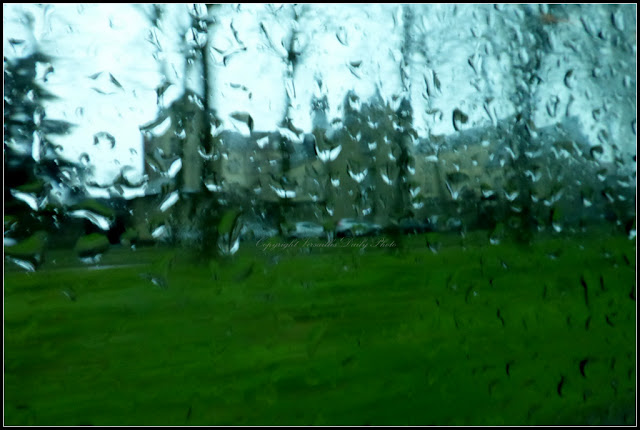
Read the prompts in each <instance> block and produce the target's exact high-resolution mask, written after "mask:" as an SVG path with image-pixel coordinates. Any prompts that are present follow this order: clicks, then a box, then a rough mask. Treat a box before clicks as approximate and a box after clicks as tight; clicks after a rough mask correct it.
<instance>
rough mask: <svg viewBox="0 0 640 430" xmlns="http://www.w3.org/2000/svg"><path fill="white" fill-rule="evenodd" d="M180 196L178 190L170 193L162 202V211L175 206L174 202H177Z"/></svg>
mask: <svg viewBox="0 0 640 430" xmlns="http://www.w3.org/2000/svg"><path fill="white" fill-rule="evenodd" d="M179 198H180V196H179V193H178V191H174V192H172V193H171V194H169V195H168V196H167V197H166V198H165V199H164V200H163V202H162V204H160V212H165V211H166V210H167V209H169V208H170V207H171V206H173V205H174V204H176V202H177V201H178V199H179Z"/></svg>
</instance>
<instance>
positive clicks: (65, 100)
mask: <svg viewBox="0 0 640 430" xmlns="http://www.w3.org/2000/svg"><path fill="white" fill-rule="evenodd" d="M148 7H149V5H144V6H134V5H126V4H91V5H76V4H70V5H60V4H56V5H44V6H37V5H24V4H9V5H7V4H4V5H3V48H4V55H5V56H7V57H9V58H12V57H20V56H23V55H26V54H27V53H28V52H30V51H31V50H33V49H35V48H39V49H40V50H41V51H43V52H46V53H48V54H50V55H52V56H53V57H54V60H53V63H52V64H53V66H54V72H53V73H50V74H48V75H47V81H46V83H44V82H43V85H44V86H45V87H46V88H47V89H48V90H49V91H51V92H53V93H54V94H57V95H58V96H60V98H59V99H58V100H55V101H53V102H50V103H48V105H47V117H48V118H52V119H64V120H67V121H69V122H72V123H74V124H77V125H78V127H77V128H76V129H75V131H74V132H73V133H72V134H71V135H69V136H64V137H59V138H58V142H57V143H60V144H61V145H62V146H63V147H64V153H65V156H67V157H68V158H71V159H73V158H76V159H77V158H79V157H80V156H81V154H83V153H86V154H88V155H89V157H90V158H91V162H92V164H94V165H95V169H96V177H97V179H98V180H99V181H100V182H108V181H109V180H110V178H113V176H114V175H116V174H117V173H118V171H119V170H120V169H121V168H122V167H123V166H126V165H130V166H133V167H134V168H135V170H136V171H138V172H142V169H143V166H142V158H141V134H140V131H139V127H140V126H141V125H143V124H145V123H147V122H149V121H151V120H153V119H154V118H155V117H156V115H157V113H158V109H159V107H158V105H157V103H156V91H155V90H156V88H157V87H158V86H159V85H160V84H161V82H162V80H163V77H164V76H166V78H167V79H169V81H170V82H171V83H172V84H173V85H172V86H171V87H170V88H169V90H168V91H167V93H166V94H165V100H164V102H165V104H169V103H170V102H171V101H172V100H173V99H175V98H177V97H178V96H179V95H180V94H182V92H183V91H184V87H185V85H186V86H188V87H192V88H193V89H195V90H198V91H201V88H200V87H199V85H201V81H200V80H199V79H198V77H197V74H196V75H194V74H193V73H192V74H191V75H188V77H189V79H186V80H185V79H184V77H185V64H184V61H185V60H184V46H185V43H184V40H183V39H181V34H183V33H184V29H185V28H187V27H188V26H189V22H190V21H189V16H188V10H189V8H190V7H192V6H189V5H184V4H182V5H180V4H179V5H174V4H170V5H165V6H164V7H165V8H166V13H165V16H164V17H163V19H162V21H161V23H160V28H159V29H157V28H156V29H153V28H152V26H151V24H150V22H149V21H148V19H147V18H146V17H145V13H144V10H145V8H148ZM201 7H203V6H201ZM412 7H413V8H415V11H416V17H415V20H414V30H413V31H414V37H415V42H414V46H417V47H419V48H420V49H415V53H414V54H413V55H412V57H411V64H412V66H411V68H410V70H409V75H410V81H411V99H412V103H413V107H414V112H415V115H414V120H415V124H414V125H415V127H416V129H417V130H418V132H419V133H420V134H421V135H425V134H427V132H428V131H431V132H432V133H434V134H448V133H452V132H453V131H454V130H453V127H452V122H451V112H452V111H453V109H455V108H459V109H461V110H463V111H464V112H466V113H467V114H468V115H469V117H470V122H469V123H468V125H469V126H471V125H474V124H481V123H487V122H488V121H489V116H488V114H487V113H486V110H485V108H484V103H485V101H486V98H487V97H489V96H490V97H493V99H494V102H492V105H491V106H493V107H492V108H495V111H496V116H497V117H498V118H501V117H504V116H506V115H508V114H510V113H512V111H513V108H512V106H511V105H510V104H509V102H508V98H509V91H511V90H510V88H512V86H513V83H512V82H510V81H509V76H510V68H511V67H512V61H513V60H512V59H511V58H512V57H510V56H509V55H508V53H507V52H501V51H500V49H501V47H503V48H504V47H506V46H508V43H510V42H511V41H509V40H506V39H505V38H506V37H508V35H507V34H506V33H505V34H503V35H501V34H500V32H499V31H497V30H496V28H500V27H499V24H500V23H497V22H496V16H501V15H499V14H504V15H505V16H511V15H513V17H514V18H513V19H512V18H508V19H507V18H505V20H504V22H506V23H507V24H508V23H509V22H511V21H513V22H517V19H518V14H517V13H515V12H510V11H508V10H507V11H503V12H500V11H496V10H494V9H493V7H492V6H483V5H457V6H456V7H455V8H454V6H452V5H413V6H412ZM593 7H594V8H597V7H598V6H593ZM291 8H292V6H291V5H283V6H282V7H280V6H265V5H262V4H257V5H256V4H247V5H240V6H238V5H221V6H219V7H218V8H217V9H216V11H215V16H216V20H217V22H216V24H215V26H214V27H213V29H214V34H213V36H212V46H213V47H215V48H217V51H216V50H214V51H212V56H213V59H214V60H215V63H214V64H215V66H214V68H213V71H212V82H214V84H215V88H213V90H214V100H213V102H214V105H215V107H216V109H217V112H218V115H219V116H220V117H221V119H222V120H223V121H224V126H225V127H226V128H229V129H234V128H236V127H238V129H239V130H240V131H241V132H245V129H244V128H243V127H242V126H241V125H238V123H237V122H236V121H234V120H233V119H231V118H230V116H229V115H230V114H231V113H232V112H236V111H245V112H248V113H250V114H251V115H252V117H253V119H254V121H255V129H256V130H273V129H274V128H275V127H276V124H277V123H278V121H279V120H280V119H282V116H283V111H284V100H285V97H284V91H285V83H286V81H285V79H284V74H285V67H286V65H285V62H284V61H282V55H283V54H284V51H283V50H282V49H280V50H279V51H276V50H274V49H272V48H271V47H270V46H269V45H268V43H267V41H266V40H265V37H264V35H263V34H262V32H261V30H260V24H263V25H264V27H265V28H266V29H267V31H268V32H269V35H270V37H271V40H272V42H273V43H274V45H276V46H277V45H278V44H279V43H280V41H281V40H283V38H286V36H287V35H288V33H289V32H290V30H291V25H292V24H293V21H292V20H291V16H292V9H291ZM502 8H507V9H508V8H512V6H502ZM297 10H298V12H299V14H300V20H299V22H298V30H299V33H300V40H299V42H300V44H301V45H302V46H304V49H303V57H302V58H301V62H300V65H299V67H298V68H297V70H296V74H295V80H294V84H295V91H296V93H295V94H296V97H295V99H294V100H293V110H292V118H293V122H294V124H295V125H296V126H297V127H299V128H302V129H303V130H305V131H309V130H310V127H311V117H310V114H309V104H310V99H311V96H312V95H313V94H316V95H317V94H326V95H327V96H328V98H329V104H330V112H329V118H330V119H332V118H335V117H341V105H342V102H343V98H344V96H345V94H346V93H347V91H349V90H352V89H353V90H355V91H356V93H357V94H358V95H359V96H360V97H361V98H362V99H364V100H366V99H367V98H368V97H370V96H372V95H373V94H374V92H375V91H376V88H379V90H380V92H381V93H382V96H383V97H385V98H387V99H388V98H390V97H391V96H392V95H394V94H399V93H400V92H401V87H402V86H401V81H400V73H399V71H400V69H399V64H400V61H401V58H402V54H401V51H400V47H401V44H402V42H403V33H402V28H403V17H402V5H397V4H388V5H380V4H369V5H362V4H354V5H342V4H333V5H306V6H304V5H303V6H299V8H298V9H297ZM24 12H27V13H28V14H30V15H31V16H32V18H33V20H32V22H31V23H29V22H28V20H25V18H24ZM632 12H633V17H629V16H626V15H625V14H623V16H622V17H620V16H618V17H616V16H614V17H613V21H614V22H615V20H616V19H618V20H619V24H618V25H617V27H620V26H622V27H623V30H624V31H625V32H626V33H629V32H633V34H635V26H636V23H635V6H633V10H632ZM592 15H593V16H592V17H591V18H590V19H591V21H589V20H587V22H588V23H591V25H594V26H596V27H597V26H598V25H599V23H600V22H601V21H602V22H605V21H606V22H608V23H609V25H610V24H611V21H612V17H611V16H610V14H609V12H607V11H605V12H602V13H601V12H600V10H599V9H597V10H596V9H594V13H593V14H592ZM580 18H581V17H580V16H579V15H575V16H570V17H568V19H567V21H566V22H561V23H560V24H557V25H558V27H557V28H558V30H557V35H559V36H557V38H556V39H558V38H559V40H556V41H555V42H556V45H555V50H554V55H548V56H547V58H544V59H543V60H544V61H545V64H546V65H545V67H544V68H543V73H545V76H544V78H545V79H546V83H545V87H544V91H541V93H540V94H539V97H540V106H544V105H545V103H546V102H547V101H548V100H549V99H551V98H552V97H553V96H558V97H559V99H560V109H561V110H562V111H563V112H564V110H566V107H567V105H568V104H569V103H570V100H571V99H573V102H571V103H573V105H572V106H573V109H574V112H572V114H574V115H577V116H579V117H580V118H581V120H582V121H583V124H584V125H585V129H586V133H587V134H588V135H589V134H590V135H592V136H595V135H596V133H597V131H598V130H599V128H598V127H602V126H601V125H599V124H597V121H594V119H593V118H592V117H593V114H592V111H593V109H594V107H595V106H596V104H598V103H595V102H594V98H597V97H598V96H599V95H600V94H599V93H598V91H601V90H598V86H597V85H594V87H593V88H590V87H589V86H588V85H584V86H583V87H582V88H579V89H577V90H576V89H569V88H567V87H566V85H565V82H564V76H565V73H566V71H567V70H568V69H569V68H570V65H569V64H570V62H571V61H572V60H574V61H575V59H572V58H571V55H572V54H571V53H572V52H574V51H572V50H571V49H570V48H569V47H567V46H566V43H564V42H567V41H569V42H571V43H574V44H578V45H579V43H580V40H574V39H575V36H574V35H578V37H582V36H581V35H582V33H585V29H584V28H583V27H585V28H586V26H587V25H588V24H584V23H583V21H582V20H581V19H580ZM598 20H600V21H598ZM501 23H502V21H501ZM625 24H626V27H625ZM603 25H604V24H603ZM152 30H153V33H151V31H152ZM234 32H235V34H236V35H237V37H236V35H234ZM563 35H564V36H563ZM524 37H526V35H525V36H524ZM585 37H587V36H585ZM634 37H635V36H634ZM152 38H153V39H157V41H158V42H159V44H160V49H158V47H157V46H154V44H152V43H150V42H149V40H150V39H152ZM563 38H565V39H566V40H562V39H563ZM11 39H14V41H15V40H24V42H23V43H20V44H15V43H11ZM585 43H586V42H585ZM585 46H586V45H585ZM243 47H244V48H246V50H245V51H239V49H240V48H243ZM236 50H238V52H237V53H236V54H234V55H231V56H229V57H228V58H227V59H228V61H227V63H226V65H225V64H223V62H222V60H223V57H224V56H225V55H227V54H231V53H233V52H234V51H236ZM218 51H221V52H222V54H221V53H219V52H218ZM419 51H422V53H420V52H419ZM610 54H611V53H608V52H599V53H595V57H598V56H599V58H604V59H605V60H606V59H607V58H608V57H607V55H610ZM634 54H635V39H634ZM573 55H578V54H575V53H574V54H573ZM579 55H582V54H579ZM470 59H472V60H471V62H473V63H474V65H475V66H477V67H478V68H479V69H480V70H481V72H480V73H478V74H476V73H475V72H474V70H473V68H472V67H471V65H470ZM605 60H603V61H605ZM581 61H582V59H581ZM358 63H360V65H359V66H358V67H357V68H354V67H353V66H352V64H358ZM583 66H584V67H582V66H580V64H578V63H577V62H576V65H575V66H573V68H574V69H576V72H575V74H576V75H577V77H576V79H578V83H579V82H580V79H583V80H588V79H589V78H588V74H589V73H591V72H593V70H592V67H591V65H583ZM606 66H607V64H606V61H605V64H604V65H602V68H603V69H606ZM580 67H582V69H581V68H580ZM583 69H584V70H583ZM630 70H633V71H635V60H634V63H633V65H632V67H631V68H630ZM433 72H436V74H437V77H438V79H439V81H440V83H441V91H440V93H439V94H437V95H435V96H433V97H431V98H429V100H428V101H427V98H426V97H425V96H424V94H425V79H426V80H429V79H432V74H433ZM480 76H483V78H482V79H479V77H480ZM112 78H113V79H112ZM317 78H321V79H322V81H323V83H324V88H323V89H322V90H319V89H318V86H317V84H316V79H317ZM623 78H624V77H623V76H620V77H619V79H620V81H621V82H622V79H623ZM629 79H632V80H633V82H632V84H633V88H632V89H631V90H630V91H631V92H632V94H635V76H631V77H629ZM114 80H115V81H117V82H118V84H116V83H114ZM474 80H475V81H476V82H475V85H476V87H478V88H479V89H478V88H476V87H474V85H473V84H474ZM596 84H597V83H596ZM622 96H624V94H623V95H622ZM611 100H612V101H610V102H609V107H608V108H609V109H610V110H611V111H612V112H613V113H614V116H612V117H611V118H612V121H611V122H610V124H609V125H608V127H609V133H610V134H611V135H612V137H617V141H618V142H620V145H621V146H626V147H628V148H633V150H634V151H635V139H634V138H635V136H634V135H633V134H631V133H629V131H628V129H630V128H631V126H630V125H629V122H630V120H628V118H627V117H626V116H624V114H622V113H618V112H617V110H622V109H623V103H622V102H620V101H616V100H618V99H616V98H615V97H614V98H612V99H611ZM428 108H431V109H433V108H437V109H440V110H441V112H443V117H442V119H441V120H439V119H438V117H437V116H434V115H429V114H427V113H426V112H425V111H426V110H427V109H428ZM627 110H628V108H627ZM544 112H546V110H545V109H544V108H541V109H539V112H538V115H537V117H536V121H538V122H539V125H540V126H543V125H546V124H548V123H551V122H553V121H554V119H553V118H551V117H549V116H548V115H547V114H544ZM627 116H628V115H627ZM632 117H633V118H635V104H634V105H633V116H632ZM611 124H614V127H613V128H611ZM618 126H620V127H627V130H626V131H625V132H619V131H618V130H617V129H616V127H618ZM99 132H107V133H110V134H111V135H113V136H114V138H115V139H116V146H115V148H114V149H111V148H110V146H109V145H103V144H99V145H94V135H95V134H96V133H99ZM629 136H631V139H633V141H630V140H629Z"/></svg>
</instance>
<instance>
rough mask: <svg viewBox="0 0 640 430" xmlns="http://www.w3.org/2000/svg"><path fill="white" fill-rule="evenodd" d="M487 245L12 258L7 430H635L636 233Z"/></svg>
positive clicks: (424, 239) (454, 240)
mask: <svg viewBox="0 0 640 430" xmlns="http://www.w3.org/2000/svg"><path fill="white" fill-rule="evenodd" d="M488 242H489V241H488V238H487V235H486V234H485V233H482V232H478V233H475V234H473V235H468V236H467V237H466V238H464V239H461V238H460V236H453V235H436V234H428V235H420V236H414V237H411V238H406V239H405V241H404V243H403V248H402V249H397V248H386V247H380V246H373V245H374V241H373V239H369V245H370V246H368V247H367V248H364V249H362V248H358V247H351V246H349V247H338V248H331V249H328V248H320V247H305V246H301V245H300V244H298V245H297V246H291V247H289V248H284V249H283V248H273V249H266V248H265V247H264V246H263V244H260V245H255V244H253V245H251V244H250V245H247V244H245V245H244V246H242V247H241V248H240V251H239V252H238V254H237V255H236V256H234V257H233V258H229V259H226V260H211V261H202V260H199V259H198V258H197V256H195V255H193V253H192V252H191V251H189V250H183V249H167V248H144V249H143V248H140V249H138V250H135V251H133V250H130V249H128V248H122V247H121V248H118V247H114V248H112V249H110V250H109V251H107V252H106V253H105V255H104V258H103V260H102V261H101V262H100V266H97V267H96V266H85V265H82V264H81V263H79V262H77V259H76V257H75V256H74V255H73V254H69V253H66V252H63V251H49V252H48V253H47V259H46V263H45V264H44V265H43V266H42V268H41V269H40V270H38V271H36V272H33V273H23V272H20V271H19V269H12V268H10V267H8V265H7V268H6V269H5V275H4V281H5V287H4V299H5V302H4V311H5V317H4V335H5V338H4V339H5V340H4V347H5V358H4V377H5V382H4V395H5V397H4V414H5V424H6V425H279V424H282V425H320V424H327V425H365V424H371V425H385V424H386V425H433V424H438V425H464V424H469V425H502V424H507V425H527V424H531V425H540V424H575V425H577V424H629V425H631V424H635V423H636V410H635V404H636V394H635V393H636V385H635V381H636V346H635V345H636V295H635V294H636V293H635V285H636V282H635V243H634V241H631V240H629V239H627V238H625V237H618V236H613V235H610V234H595V233H594V234H591V235H590V236H588V237H587V236H583V237H577V236H574V237H569V236H558V237H545V238H540V239H538V240H537V241H536V242H535V243H534V244H533V245H530V246H527V247H524V246H520V245H516V244H511V243H505V242H503V243H501V244H499V245H489V244H488ZM108 266H112V267H108ZM89 269H91V270H89Z"/></svg>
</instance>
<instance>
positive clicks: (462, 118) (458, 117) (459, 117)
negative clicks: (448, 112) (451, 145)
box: [453, 109, 469, 131]
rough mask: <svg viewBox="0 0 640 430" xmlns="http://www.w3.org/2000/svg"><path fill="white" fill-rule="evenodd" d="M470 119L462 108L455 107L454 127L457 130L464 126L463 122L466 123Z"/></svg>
mask: <svg viewBox="0 0 640 430" xmlns="http://www.w3.org/2000/svg"><path fill="white" fill-rule="evenodd" d="M468 120H469V117H468V116H467V115H466V114H465V113H464V112H462V111H461V110H460V109H454V111H453V128H455V129H456V131H460V130H461V128H462V124H466V123H467V121H468Z"/></svg>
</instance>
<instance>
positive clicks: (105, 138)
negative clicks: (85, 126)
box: [93, 131, 116, 149]
mask: <svg viewBox="0 0 640 430" xmlns="http://www.w3.org/2000/svg"><path fill="white" fill-rule="evenodd" d="M93 144H94V145H101V146H103V145H106V146H108V147H109V148H111V149H113V148H114V147H115V146H116V138H115V137H113V136H112V135H111V134H109V133H107V132H106V131H100V132H98V133H96V134H94V135H93Z"/></svg>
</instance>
